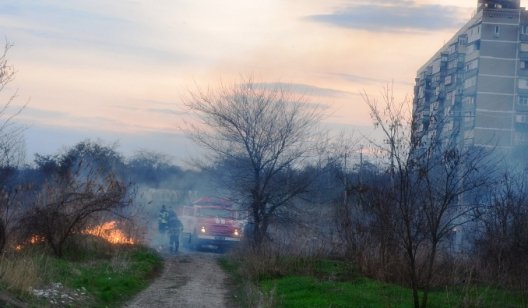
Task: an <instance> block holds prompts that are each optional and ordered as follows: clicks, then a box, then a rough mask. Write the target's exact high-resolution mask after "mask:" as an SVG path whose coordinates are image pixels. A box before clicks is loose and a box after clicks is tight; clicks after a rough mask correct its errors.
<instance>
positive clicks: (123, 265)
mask: <svg viewBox="0 0 528 308" xmlns="http://www.w3.org/2000/svg"><path fill="white" fill-rule="evenodd" d="M47 263H48V264H47V268H48V271H47V277H46V280H48V281H50V282H57V281H58V282H61V283H63V284H64V285H65V286H66V287H68V288H71V289H80V288H85V289H86V290H87V292H88V293H89V294H90V295H91V296H92V297H93V299H94V303H93V306H96V307H100V306H101V305H102V306H114V305H116V304H120V303H122V302H124V301H125V300H127V299H129V298H130V297H131V296H132V295H134V294H136V293H137V292H139V291H140V290H141V289H143V288H145V287H146V286H147V285H148V282H149V280H150V278H151V277H152V276H153V273H155V272H156V271H157V270H158V269H159V268H161V265H162V260H161V258H160V257H159V256H158V255H157V254H156V253H155V252H154V251H152V250H150V249H147V248H144V247H133V246H130V247H120V249H119V250H118V251H116V252H114V254H112V255H108V256H104V257H103V256H100V257H99V258H89V259H86V258H83V260H82V261H69V260H64V259H57V258H49V259H48V260H47Z"/></svg>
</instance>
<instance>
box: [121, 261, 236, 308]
mask: <svg viewBox="0 0 528 308" xmlns="http://www.w3.org/2000/svg"><path fill="white" fill-rule="evenodd" d="M217 258H218V255H217V254H211V253H183V254H180V255H177V256H167V258H166V260H165V267H164V269H163V272H162V274H161V276H160V277H158V278H157V279H156V280H155V281H154V282H153V283H152V284H151V285H150V286H149V287H148V288H147V289H146V290H144V291H143V292H141V293H140V294H138V295H137V296H136V297H135V298H134V299H133V300H132V301H131V302H130V303H129V304H127V305H126V306H125V307H130V308H132V307H133V308H136V307H227V306H228V305H227V303H228V294H229V289H228V287H227V279H228V278H227V275H226V274H225V273H224V271H223V270H222V269H221V268H220V267H219V265H218V262H217Z"/></svg>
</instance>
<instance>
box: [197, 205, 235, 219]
mask: <svg viewBox="0 0 528 308" xmlns="http://www.w3.org/2000/svg"><path fill="white" fill-rule="evenodd" d="M198 216H200V217H218V218H229V219H232V218H233V212H232V211H230V210H226V209H218V208H201V209H200V210H199V211H198Z"/></svg>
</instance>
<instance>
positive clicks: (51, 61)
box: [0, 0, 525, 159]
mask: <svg viewBox="0 0 528 308" xmlns="http://www.w3.org/2000/svg"><path fill="white" fill-rule="evenodd" d="M476 4H477V0H460V1H456V0H451V1H447V0H444V1H441V0H415V1H413V0H392V1H391V0H368V1H367V0H326V1H321V0H302V1H301V0H266V1H258V0H227V1H218V0H116V1H107V0H104V1H103V0H69V1H58V0H24V1H20V0H2V1H1V2H0V34H1V35H3V36H4V37H5V38H6V39H7V40H9V41H10V42H12V43H13V44H14V47H13V48H12V49H11V50H10V51H9V55H8V58H9V61H10V62H11V64H12V65H14V66H15V69H16V79H15V81H14V82H12V83H11V84H10V87H9V88H8V89H6V90H5V91H4V93H2V95H0V98H1V99H2V100H3V101H5V98H6V95H7V94H9V93H12V91H14V90H17V89H18V97H17V99H16V103H17V104H24V103H25V102H29V103H28V106H27V108H26V110H24V112H23V113H22V114H21V115H20V116H19V117H18V121H19V122H21V123H23V124H24V125H27V130H26V134H25V135H26V143H27V152H28V159H32V154H33V153H34V152H39V153H55V152H57V151H58V150H59V149H60V148H61V147H63V146H71V145H73V144H75V143H76V142H79V141H81V140H84V139H86V138H91V139H97V138H99V139H102V140H104V141H106V142H115V141H118V142H119V144H120V150H121V151H123V152H124V153H125V154H130V153H132V152H133V151H135V150H137V149H142V148H148V149H151V150H154V151H159V152H163V153H166V154H169V155H173V156H175V157H177V158H182V157H185V156H188V155H193V151H194V150H193V148H192V146H190V145H189V142H188V141H185V137H183V136H182V134H181V132H180V128H179V127H180V124H181V122H182V119H184V118H185V117H186V116H187V115H186V113H185V109H184V108H183V107H182V104H181V101H182V97H183V96H184V95H185V94H186V92H187V90H188V89H190V88H193V87H194V86H195V85H199V86H204V87H205V86H208V85H211V86H214V85H216V84H218V83H219V82H220V81H223V82H226V81H227V82H229V81H236V80H237V79H238V78H239V76H241V75H253V76H255V78H256V79H258V80H259V81H262V82H269V83H277V82H280V83H287V84H292V86H291V88H292V89H295V90H298V91H299V92H300V93H303V94H306V95H307V96H309V98H310V99H311V101H312V102H313V103H317V104H323V105H324V106H325V107H326V110H327V112H328V114H329V117H328V118H327V120H326V124H327V125H328V126H330V127H332V128H336V129H337V128H339V129H343V130H345V131H347V132H349V133H351V132H353V131H356V130H358V129H359V130H368V129H369V128H370V127H371V124H370V120H369V115H368V112H367V110H366V107H365V104H364V103H363V101H362V99H361V96H360V95H359V93H361V92H362V91H366V92H367V93H369V94H371V95H377V94H378V93H379V92H380V91H381V88H382V87H383V86H384V85H386V84H388V83H391V82H393V83H394V87H395V91H396V94H397V96H398V97H400V98H403V97H404V96H406V95H407V96H408V97H409V98H411V97H412V92H413V82H414V78H415V73H416V70H417V69H418V68H419V67H420V66H421V65H422V64H424V63H425V62H426V61H427V60H428V59H429V58H430V57H431V56H432V55H433V54H434V52H435V51H436V50H438V49H439V48H440V47H441V46H442V45H443V43H445V42H446V41H447V40H449V39H450V38H451V36H452V35H454V34H455V32H456V30H457V29H458V28H460V26H461V25H463V24H464V23H465V21H467V20H468V19H469V18H470V17H471V16H472V14H473V13H474V12H475V8H476ZM524 5H525V3H523V6H524ZM3 101H0V102H2V103H3Z"/></svg>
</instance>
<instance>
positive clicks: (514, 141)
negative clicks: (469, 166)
mask: <svg viewBox="0 0 528 308" xmlns="http://www.w3.org/2000/svg"><path fill="white" fill-rule="evenodd" d="M414 91H415V95H414V107H413V112H414V115H415V117H416V119H417V126H418V127H417V128H418V131H422V132H427V133H435V134H440V136H443V137H446V138H447V139H448V140H451V141H455V142H457V143H458V144H460V145H481V146H493V147H499V148H506V149H507V148H511V147H513V146H516V145H522V144H528V12H526V10H525V9H524V8H521V7H520V0H495V1H494V0H479V1H478V8H477V12H476V14H475V16H473V17H472V18H471V20H469V22H467V23H466V24H465V25H464V26H463V27H462V28H461V29H460V30H459V31H458V32H457V33H456V34H455V35H454V37H453V38H452V39H451V40H450V41H449V42H447V43H446V44H445V45H444V46H443V47H442V48H441V49H440V50H439V51H438V52H437V53H436V54H435V55H434V56H433V57H432V58H431V59H430V60H429V61H428V62H427V63H426V64H425V65H423V66H422V67H421V68H420V69H419V70H418V74H417V77H416V86H415V90H414Z"/></svg>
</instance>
